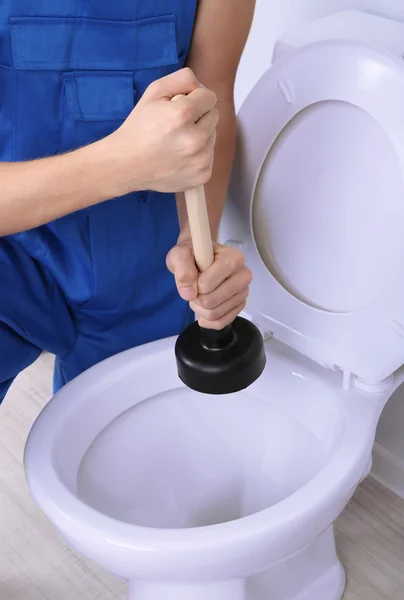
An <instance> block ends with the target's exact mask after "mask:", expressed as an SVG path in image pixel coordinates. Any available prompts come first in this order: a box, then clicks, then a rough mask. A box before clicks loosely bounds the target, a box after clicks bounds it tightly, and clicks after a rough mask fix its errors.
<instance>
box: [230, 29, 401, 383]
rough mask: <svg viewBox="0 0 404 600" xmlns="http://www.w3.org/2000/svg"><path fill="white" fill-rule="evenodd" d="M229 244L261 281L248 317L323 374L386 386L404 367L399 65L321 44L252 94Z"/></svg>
mask: <svg viewBox="0 0 404 600" xmlns="http://www.w3.org/2000/svg"><path fill="white" fill-rule="evenodd" d="M238 118H239V143H238V150H237V156H236V161H235V165H234V169H233V175H232V181H231V186H230V193H229V202H228V205H227V207H226V211H225V214H224V219H223V223H222V232H221V237H222V240H223V241H225V242H226V243H229V244H235V245H240V246H241V247H242V249H243V251H244V253H245V256H246V260H247V263H248V264H249V266H250V268H252V271H253V275H254V281H253V284H252V287H251V295H250V301H249V305H248V307H247V310H248V312H249V313H250V314H251V316H252V317H253V319H254V320H255V321H256V322H257V323H258V324H259V325H260V326H261V327H262V329H264V330H265V331H268V332H271V333H272V334H274V336H275V337H276V338H278V339H280V340H282V341H284V342H285V343H287V344H288V345H290V346H292V347H294V348H296V349H297V350H299V351H300V352H302V353H304V354H306V355H308V356H310V357H312V358H314V359H315V360H316V361H317V362H319V363H320V364H323V365H325V366H327V367H333V368H337V367H338V368H340V369H341V370H343V371H348V372H351V373H354V374H355V375H357V376H358V377H360V378H362V379H364V380H366V381H368V382H371V383H378V382H380V381H381V380H383V379H384V378H386V377H388V376H389V375H390V374H391V373H393V372H394V371H395V370H396V369H397V368H398V367H400V366H401V365H402V364H403V363H404V178H403V173H404V170H403V169H404V165H403V159H404V66H403V65H402V64H401V62H400V61H399V60H398V59H396V58H394V57H393V56H390V55H388V54H387V53H384V52H382V51H380V50H377V49H375V48H372V47H369V46H366V45H362V44H358V43H351V42H344V41H338V42H337V41H335V42H321V43H316V44H312V45H309V46H306V47H304V48H302V49H299V50H297V51H296V52H294V53H292V54H290V55H288V56H286V57H285V58H283V59H282V60H281V61H279V62H278V63H276V64H275V65H274V66H273V67H272V68H270V69H269V70H268V71H267V72H266V74H265V75H264V76H263V77H262V78H261V80H260V81H259V82H258V84H257V85H256V86H255V88H254V89H253V90H252V91H251V93H250V95H249V96H248V98H247V100H246V101H245V103H244V105H243V106H242V108H241V110H240V113H239V115H238Z"/></svg>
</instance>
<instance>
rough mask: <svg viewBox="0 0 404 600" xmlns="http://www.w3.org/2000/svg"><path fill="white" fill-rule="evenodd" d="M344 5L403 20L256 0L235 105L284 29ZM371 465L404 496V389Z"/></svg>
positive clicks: (372, 0)
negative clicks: (368, 13) (359, 11)
mask: <svg viewBox="0 0 404 600" xmlns="http://www.w3.org/2000/svg"><path fill="white" fill-rule="evenodd" d="M347 9H358V10H363V11H367V12H370V13H374V14H378V15H381V16H385V17H390V18H395V19H399V20H401V21H404V0H257V8H256V13H255V19H254V24H253V27H252V31H251V34H250V38H249V40H248V43H247V46H246V49H245V52H244V55H243V58H242V61H241V64H240V68H239V73H238V77H237V82H236V96H235V97H236V107H237V109H238V108H239V107H240V105H241V104H242V102H243V100H244V99H245V97H246V95H247V94H248V92H249V91H250V89H251V88H252V87H253V86H254V84H255V83H256V82H257V80H258V78H259V77H260V76H261V75H262V74H263V73H264V72H265V71H266V70H267V68H268V67H269V66H270V62H271V57H272V52H273V48H274V44H275V41H276V39H277V38H278V37H279V36H280V35H281V34H282V33H283V32H284V31H285V30H287V29H289V28H290V27H292V26H294V25H296V24H297V23H299V22H301V21H305V20H311V19H315V18H318V17H322V16H326V15H328V14H331V13H333V12H336V11H340V10H347ZM403 51H404V39H403ZM269 110H270V108H269ZM268 118H270V114H269V115H268ZM403 231H404V224H403ZM403 276H404V274H403ZM373 469H374V471H373V474H374V475H375V476H376V477H377V479H379V480H381V481H382V482H383V483H385V484H386V485H388V487H390V488H391V489H393V490H395V491H396V492H397V493H399V494H400V495H401V496H403V497H404V389H400V390H398V392H396V394H395V395H394V396H393V398H392V399H391V400H390V402H389V404H388V406H387V407H386V409H385V411H384V414H383V416H382V419H381V421H380V424H379V428H378V432H377V442H376V446H375V453H374V467H373Z"/></svg>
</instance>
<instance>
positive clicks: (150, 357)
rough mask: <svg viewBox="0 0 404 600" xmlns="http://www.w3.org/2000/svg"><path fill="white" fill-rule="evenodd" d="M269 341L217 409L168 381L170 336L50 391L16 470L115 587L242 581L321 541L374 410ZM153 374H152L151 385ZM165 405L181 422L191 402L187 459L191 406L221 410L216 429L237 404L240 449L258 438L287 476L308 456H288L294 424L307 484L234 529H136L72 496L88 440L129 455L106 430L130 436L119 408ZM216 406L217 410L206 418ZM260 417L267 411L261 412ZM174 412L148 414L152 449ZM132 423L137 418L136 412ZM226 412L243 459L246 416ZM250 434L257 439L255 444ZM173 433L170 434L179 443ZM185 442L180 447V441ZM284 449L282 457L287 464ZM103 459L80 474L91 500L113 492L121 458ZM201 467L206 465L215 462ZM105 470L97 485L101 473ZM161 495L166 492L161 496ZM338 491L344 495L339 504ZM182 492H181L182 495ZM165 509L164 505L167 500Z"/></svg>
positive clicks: (366, 443)
mask: <svg viewBox="0 0 404 600" xmlns="http://www.w3.org/2000/svg"><path fill="white" fill-rule="evenodd" d="M274 344H275V345H274V346H273V347H272V346H271V347H269V348H268V367H267V368H266V370H265V373H264V375H263V376H262V377H261V379H260V380H258V381H257V382H256V383H255V384H253V386H251V388H249V390H247V391H245V392H239V393H238V394H235V395H231V396H229V397H227V398H223V399H221V402H220V403H218V402H217V398H216V397H211V398H210V399H211V401H212V402H211V404H210V405H206V404H205V403H206V402H207V400H208V399H209V397H207V396H205V395H199V394H197V393H196V392H192V391H191V390H188V389H187V388H185V387H184V386H183V385H182V384H181V382H179V380H178V377H177V373H176V366H175V358H174V352H173V346H174V339H173V338H169V339H166V340H161V341H158V342H153V343H151V344H148V345H147V346H143V347H138V348H134V349H133V350H129V351H127V352H125V353H122V354H119V355H116V356H114V357H112V358H110V359H108V360H106V361H104V362H103V363H100V364H98V365H96V366H95V367H93V368H91V369H89V370H88V371H86V372H85V373H83V374H82V375H80V376H79V377H78V378H77V379H75V380H73V381H72V382H70V383H68V384H67V385H66V386H65V387H64V388H62V390H61V391H60V392H58V394H56V396H55V397H54V398H53V399H52V400H51V401H50V403H49V404H48V405H47V406H46V407H45V409H44V410H43V411H42V413H41V415H40V416H39V418H38V419H37V421H36V423H35V425H34V427H33V429H32V431H31V433H30V436H29V439H28V442H27V446H26V451H25V468H26V474H27V480H28V484H29V487H30V490H31V493H32V495H33V497H34V498H35V499H36V500H37V502H38V504H39V506H40V507H41V509H42V510H43V511H44V512H45V514H46V515H47V517H48V518H49V519H50V520H51V521H52V522H53V523H54V524H55V526H56V527H57V528H58V529H59V531H61V532H63V534H64V536H65V537H67V539H68V540H69V541H70V543H71V544H72V545H73V547H74V548H76V549H77V550H79V551H80V550H85V554H86V555H87V556H90V558H93V559H94V560H96V561H98V562H99V563H100V564H105V566H106V567H107V568H109V569H110V570H113V571H114V572H115V573H116V574H117V575H119V576H121V577H123V578H126V579H134V578H136V579H143V578H145V579H148V578H152V579H153V578H154V577H157V578H162V579H164V578H165V579H167V580H171V579H172V578H174V579H175V578H176V579H177V580H178V579H182V578H189V577H193V576H194V575H195V573H200V572H201V569H203V574H204V578H206V579H215V578H223V573H225V574H226V577H229V578H232V577H240V576H241V575H242V573H244V572H245V573H246V576H247V575H248V574H250V573H251V572H255V571H256V572H258V571H260V570H261V569H263V568H265V566H266V565H267V564H269V563H268V561H270V560H272V559H273V561H275V562H276V561H278V560H281V559H282V558H284V557H288V556H291V555H292V554H294V553H295V552H297V551H298V550H300V549H301V548H302V547H304V545H305V544H308V543H309V542H310V541H311V540H312V539H314V538H313V536H314V533H313V532H314V529H316V531H317V529H318V533H317V535H320V534H321V533H322V532H323V531H325V529H327V528H328V526H329V524H330V522H332V520H333V517H332V515H334V511H335V515H334V518H335V517H336V516H337V515H338V514H339V512H340V510H341V509H342V507H343V505H344V503H345V502H347V500H348V499H349V498H348V496H350V495H351V493H352V491H353V489H354V487H355V486H356V484H357V482H358V481H359V479H360V478H361V476H362V475H363V473H364V470H365V468H366V465H367V463H368V459H369V455H370V452H371V448H372V443H373V436H374V425H375V423H376V422H377V418H376V412H377V410H376V406H377V404H375V403H372V404H370V403H369V402H368V401H367V399H366V398H365V397H363V396H362V395H361V394H360V393H356V392H355V391H352V392H350V393H349V394H348V396H347V395H346V392H344V390H342V389H341V388H340V387H339V386H338V385H337V384H336V382H335V374H334V373H329V374H327V373H323V369H321V367H317V366H316V365H315V364H314V363H311V361H308V360H307V359H304V358H303V357H299V355H297V354H295V353H294V352H293V351H290V350H288V349H286V348H282V347H280V346H279V347H278V346H277V345H276V343H274ZM157 372H158V373H159V377H156V373H157ZM324 375H325V376H324ZM134 384H135V386H134ZM269 390H270V393H269ZM174 396H178V397H179V398H180V400H179V401H180V403H181V406H182V409H181V411H185V413H186V414H188V413H187V408H186V407H187V403H191V404H192V403H195V407H196V412H195V415H196V416H197V418H194V419H193V420H190V421H189V422H187V426H191V424H192V422H195V421H196V420H197V421H198V424H197V427H196V429H195V436H194V439H195V444H196V445H197V446H195V452H199V451H201V450H203V448H204V447H205V443H204V441H203V440H202V441H201V440H199V439H198V436H197V433H198V430H199V431H200V430H201V428H202V424H203V423H204V419H203V418H201V414H202V413H201V408H200V407H201V406H205V405H206V406H208V408H207V409H206V410H207V412H208V413H210V411H211V410H212V412H213V414H215V410H217V411H218V410H223V411H225V412H224V414H225V419H224V420H223V423H224V424H226V423H227V422H228V420H229V419H230V421H231V419H232V417H231V415H232V410H233V411H234V410H235V409H234V407H237V402H240V401H241V402H246V406H247V408H248V411H247V412H248V414H250V415H251V418H253V417H254V418H253V421H252V423H253V427H251V426H250V427H249V435H250V436H251V440H250V442H251V448H254V444H257V443H258V442H257V440H258V439H262V440H263V443H267V444H268V446H267V450H266V451H265V452H266V453H267V454H268V456H269V457H270V461H271V460H272V462H273V464H278V463H279V464H282V459H283V460H289V461H292V463H291V464H290V465H289V467H288V468H290V469H293V460H294V461H296V460H297V457H299V456H300V457H307V456H309V455H310V452H311V451H310V447H306V446H305V449H304V448H303V447H301V448H300V450H301V451H300V452H295V450H296V447H295V446H296V444H298V439H299V436H298V434H297V433H296V431H297V430H296V429H295V427H296V424H299V427H300V428H301V429H302V430H304V431H305V432H306V433H305V434H304V436H306V434H307V435H308V436H309V437H310V436H311V437H312V439H313V440H314V441H315V442H316V443H317V444H319V448H320V447H321V452H323V453H324V456H323V460H320V462H319V463H316V465H315V467H314V471H310V469H309V471H307V476H305V478H306V479H307V481H305V482H302V481H300V483H299V484H298V489H293V487H292V488H290V489H287V490H286V489H285V493H284V494H283V496H285V497H283V498H280V499H279V502H277V503H275V504H274V505H273V506H270V507H269V508H265V509H263V510H259V511H258V512H256V513H254V514H249V515H248V516H245V517H241V518H239V519H237V520H233V521H230V522H219V523H218V524H212V525H209V524H208V525H206V526H200V527H191V528H179V527H177V528H172V529H168V528H167V527H165V528H164V527H162V528H159V527H157V528H156V527H153V523H149V526H137V525H136V524H132V523H129V522H125V521H124V520H123V519H119V518H116V517H113V516H112V517H111V516H110V515H108V514H106V512H108V511H105V510H104V509H102V508H101V509H100V507H99V506H94V504H92V503H91V502H87V501H85V500H83V497H79V496H80V494H79V493H78V489H77V486H78V481H79V476H78V473H79V469H80V464H82V461H83V457H84V456H85V455H86V452H87V451H88V449H89V447H90V446H91V445H92V444H93V442H94V440H96V439H97V436H99V434H100V433H101V432H102V431H104V434H103V435H104V436H106V437H104V439H106V440H107V444H108V443H111V444H112V446H111V447H112V448H115V449H117V451H118V452H121V456H122V455H123V456H128V454H126V450H125V444H126V448H127V449H128V452H129V456H132V455H131V454H130V448H131V447H133V444H134V443H135V442H134V438H133V436H129V435H127V432H126V435H125V434H123V433H122V430H119V429H118V430H116V431H115V433H114V430H112V432H111V430H108V429H106V428H108V426H109V425H110V424H111V423H117V420H119V419H122V415H124V414H125V415H126V416H125V417H123V419H125V418H126V417H127V418H128V419H129V421H128V426H129V429H130V428H131V426H132V425H131V423H135V422H136V419H135V420H133V419H132V420H130V419H131V418H132V417H131V416H130V413H125V411H127V410H128V409H131V408H132V407H135V409H134V410H135V412H134V413H132V416H133V417H135V416H136V410H137V409H136V407H139V408H141V406H147V404H148V402H149V403H150V402H151V403H153V402H156V401H157V402H161V403H162V404H161V406H162V407H163V408H164V404H163V403H164V402H171V399H172V398H173V397H174ZM144 401H146V402H144ZM198 402H199V405H198ZM215 405H216V407H218V408H216V409H214V408H213V409H212V407H214V406H215ZM228 405H231V406H232V410H230V409H226V407H227V406H228ZM255 405H256V406H255ZM198 406H199V408H198ZM380 406H381V404H380ZM220 407H222V408H220ZM266 410H270V412H269V413H267V414H266V413H265V411H266ZM181 411H177V412H176V410H175V408H174V413H173V414H174V417H173V419H174V420H173V419H171V421H170V418H169V417H170V415H169V413H167V411H165V412H164V411H163V416H162V417H161V418H160V419H158V418H157V417H158V415H160V416H161V414H162V413H161V412H159V411H158V412H156V415H155V416H154V417H151V418H153V423H154V424H155V428H156V433H155V434H154V435H155V436H156V438H155V439H156V441H158V440H159V439H160V440H161V438H164V435H165V433H164V432H165V428H168V429H169V430H171V429H172V428H173V427H174V428H175V419H176V418H177V417H178V415H180V414H181ZM198 411H199V412H198ZM262 411H264V412H262ZM271 411H272V412H271ZM138 414H139V418H140V419H141V418H142V417H141V413H138ZM189 414H192V411H191V412H190V413H189ZM217 414H219V413H217ZM236 414H237V415H239V419H238V421H237V419H236V420H234V419H235V417H233V421H232V427H234V430H235V434H234V435H235V444H238V445H240V444H241V445H242V447H243V452H244V449H247V448H248V447H249V444H243V443H242V439H243V438H242V435H240V436H239V435H238V434H239V430H240V432H241V433H242V428H243V427H245V418H246V414H247V413H241V412H240V413H239V412H237V413H236ZM164 415H166V417H164ZM271 415H273V417H271ZM276 415H277V416H276ZM219 416H220V415H219ZM136 418H137V416H136ZM279 419H281V420H283V421H282V422H283V425H282V426H279V423H280V420H279ZM247 423H248V421H247ZM258 424H259V425H258ZM139 427H140V428H138V429H136V432H137V433H139V432H140V431H141V430H142V427H143V430H145V431H150V432H151V431H152V429H151V428H150V427H147V426H146V427H145V426H144V423H141V424H140V425H139ZM238 428H239V429H238ZM258 428H260V429H262V430H263V432H264V433H265V435H263V436H262V437H261V438H260V435H258ZM278 431H281V433H282V435H281V436H277V432H278ZM288 431H289V433H288ZM299 431H300V429H299ZM182 435H183V434H181V435H180V436H178V437H179V438H181V437H182ZM299 435H300V434H299ZM271 436H272V437H274V439H273V442H274V448H276V449H278V450H279V449H280V448H281V447H284V448H285V452H281V453H280V454H281V455H282V456H280V454H279V452H278V453H277V454H275V452H272V450H271V449H272V446H271ZM275 436H276V439H275ZM282 436H284V440H283V441H282ZM288 436H289V437H288ZM290 436H291V437H290ZM224 437H226V434H224ZM302 439H303V438H302ZM304 439H307V438H306V437H304ZM108 440H109V441H108ZM111 440H112V441H111ZM174 440H175V438H174ZM212 440H214V436H211V435H209V441H210V443H213V441H212ZM265 440H267V441H265ZM288 440H289V441H288ZM292 440H293V443H292ZM188 442H189V439H188V440H186V442H185V443H188ZM173 443H175V441H174V442H173ZM304 443H305V442H304ZM121 444H122V445H121ZM282 444H283V446H282ZM93 447H94V445H93ZM156 448H157V451H156V454H154V455H153V453H151V454H150V447H149V448H148V451H147V452H143V453H142V452H140V454H142V457H144V459H145V461H146V460H147V461H150V460H151V462H147V463H146V464H145V467H146V468H147V467H150V465H151V464H152V465H154V467H153V469H148V471H147V473H148V477H149V479H150V471H151V470H153V472H154V471H156V472H157V474H160V472H159V461H158V449H159V448H160V446H159V445H157V446H156ZM263 448H264V447H260V448H259V449H258V450H259V451H258V450H257V451H258V454H259V457H260V458H259V459H257V461H256V464H255V463H254V468H255V467H256V466H258V468H262V469H264V470H265V468H266V467H265V464H264V461H263V460H262V456H261V453H262V452H263ZM288 448H289V451H290V452H291V454H290V457H289V459H287V454H288V450H287V449H288ZM264 449H265V448H264ZM138 450H139V449H137V452H138ZM314 450H315V449H314ZM110 451H111V452H112V456H113V458H112V462H111V464H108V462H102V461H101V463H100V462H99V463H98V466H97V460H100V459H102V460H104V458H105V456H107V455H108V453H109V452H110ZM251 451H253V450H251ZM160 452H161V449H160ZM122 453H123V454H122ZM316 453H318V450H315V451H314V452H311V456H312V458H311V459H310V460H314V462H315V461H317V460H318V458H316ZM189 454H190V457H191V459H190V460H191V461H193V460H194V458H193V457H194V455H193V454H192V447H189ZM150 456H152V458H151V459H150ZM216 456H217V459H216V460H217V461H218V462H220V453H216ZM257 456H258V455H257ZM102 457H104V458H102ZM114 458H116V455H115V456H114V454H113V451H112V450H111V449H110V448H109V450H108V452H107V453H106V454H105V453H104V455H103V454H102V453H101V454H99V455H98V457H97V456H96V457H95V459H94V460H93V459H91V461H92V462H90V468H89V473H90V474H91V476H90V477H87V481H90V482H91V481H96V480H97V477H101V482H100V485H101V488H99V490H100V489H101V491H102V485H104V494H105V495H106V494H107V492H108V490H114V489H115V487H114V485H111V481H112V480H109V479H108V477H112V478H113V477H115V475H114V469H116V470H119V465H120V464H122V465H124V461H122V460H121V461H117V460H116V461H115V462H114ZM274 458H276V460H274ZM153 460H154V462H153ZM305 460H306V458H305ZM196 464H197V463H196ZM210 464H211V465H213V464H214V462H211V463H210ZM100 465H101V467H100ZM100 468H101V470H100ZM122 468H124V466H123V467H122ZM178 468H179V469H182V468H183V465H182V464H181V463H180V466H179V467H178ZM214 468H215V467H214ZM268 468H269V467H268ZM271 468H272V467H271ZM276 468H278V467H276ZM285 468H286V467H285ZM305 468H306V467H305V466H304V461H303V463H302V465H300V466H299V465H296V473H297V475H296V476H297V477H299V475H298V472H299V470H303V469H305ZM97 469H98V470H97ZM102 469H105V471H104V472H103V471H102ZM108 469H109V470H108ZM107 470H108V473H109V475H108V476H107V475H106V474H105V473H106V471H107ZM173 472H174V471H173ZM223 472H224V471H223ZM270 472H271V473H275V472H274V471H271V470H270ZM97 473H98V475H97ZM288 473H289V475H288V476H287V477H285V480H287V481H291V480H293V472H292V471H290V472H289V471H288ZM291 473H292V474H291ZM103 477H105V479H103ZM274 477H275V479H274ZM277 478H278V480H279V481H281V480H282V472H281V471H280V472H279V475H278V476H275V475H274V476H273V478H272V479H273V481H276V479H277ZM118 479H119V478H118ZM126 479H127V476H126V475H124V476H123V477H121V479H120V481H121V482H123V483H125V481H126ZM134 480H135V481H140V482H141V483H142V484H144V483H145V482H147V481H148V479H147V478H144V479H141V478H140V479H139V478H138V476H137V475H136V476H134ZM219 484H220V481H218V479H217V478H216V479H215V478H214V477H213V476H212V481H209V478H207V479H206V485H210V486H215V493H214V494H213V497H216V496H217V494H216V488H217V486H218V485H219ZM273 485H274V484H273ZM163 487H164V485H163ZM247 487H248V486H247ZM295 487H296V486H295ZM164 489H165V490H167V487H165V488H164ZM99 490H98V491H99ZM341 490H344V493H343V494H342V495H341ZM180 491H181V489H180ZM96 492H97V490H96ZM149 492H150V490H146V492H145V497H146V496H148V494H149ZM97 493H98V492H97ZM184 493H188V491H187V489H186V488H184ZM116 494H117V497H118V500H119V501H121V500H122V498H123V499H124V500H125V497H126V495H125V491H124V489H123V488H122V489H120V488H119V485H118V487H117V491H116ZM347 494H348V496H347ZM219 496H220V495H219ZM153 497H154V496H153V494H151V497H149V503H151V504H152V502H151V499H152V498H153ZM336 497H337V498H338V500H337V501H336ZM166 501H167V502H169V501H170V502H171V501H172V496H171V495H170V494H168V497H167V498H166ZM312 519H314V521H313V520H312ZM292 526H293V536H290V535H289V534H288V532H289V531H290V527H292ZM280 540H281V541H282V543H280ZM162 557H164V560H162ZM107 558H108V562H106V560H107ZM261 561H263V562H261ZM264 563H265V564H264ZM112 567H113V568H112Z"/></svg>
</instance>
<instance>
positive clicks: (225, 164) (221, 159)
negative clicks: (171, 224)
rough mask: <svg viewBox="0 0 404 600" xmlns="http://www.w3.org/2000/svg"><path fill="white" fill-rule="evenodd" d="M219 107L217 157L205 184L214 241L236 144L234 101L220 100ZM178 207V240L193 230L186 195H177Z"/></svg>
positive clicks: (224, 200)
mask: <svg viewBox="0 0 404 600" xmlns="http://www.w3.org/2000/svg"><path fill="white" fill-rule="evenodd" d="M217 108H218V110H219V114H220V121H219V124H218V127H217V130H216V131H217V138H216V145H215V160H214V165H213V172H212V177H211V179H210V180H209V182H208V183H207V184H206V186H205V190H206V203H207V207H208V213H209V222H210V228H211V232H212V239H213V240H214V241H216V239H217V236H218V232H219V225H220V219H221V217H222V213H223V209H224V205H225V202H226V197H227V189H228V186H229V180H230V173H231V168H232V164H233V159H234V152H235V145H236V117H235V111H234V103H233V101H232V100H225V101H220V100H219V102H218V104H217ZM177 208H178V216H179V221H180V228H181V233H180V238H179V239H180V240H184V239H188V238H189V237H190V231H189V225H188V218H187V211H186V205H185V198H184V194H177Z"/></svg>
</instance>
